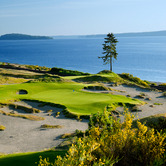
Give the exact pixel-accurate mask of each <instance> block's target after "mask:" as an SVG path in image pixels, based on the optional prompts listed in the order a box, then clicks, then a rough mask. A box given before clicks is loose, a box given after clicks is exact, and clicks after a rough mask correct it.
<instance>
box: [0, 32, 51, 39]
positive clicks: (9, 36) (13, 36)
mask: <svg viewBox="0 0 166 166" xmlns="http://www.w3.org/2000/svg"><path fill="white" fill-rule="evenodd" d="M49 39H53V38H52V37H49V36H31V35H25V34H15V33H12V34H5V35H2V36H0V40H49Z"/></svg>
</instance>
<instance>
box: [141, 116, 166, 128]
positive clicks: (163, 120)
mask: <svg viewBox="0 0 166 166" xmlns="http://www.w3.org/2000/svg"><path fill="white" fill-rule="evenodd" d="M140 122H141V123H145V124H146V126H148V127H150V128H154V129H156V130H159V131H160V130H163V131H166V113H163V114H157V115H153V116H149V117H146V118H142V119H140Z"/></svg>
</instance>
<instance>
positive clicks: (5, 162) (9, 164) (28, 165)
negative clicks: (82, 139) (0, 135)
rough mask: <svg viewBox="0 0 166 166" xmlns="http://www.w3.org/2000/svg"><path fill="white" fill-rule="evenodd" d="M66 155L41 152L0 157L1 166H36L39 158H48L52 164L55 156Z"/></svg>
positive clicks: (59, 152) (62, 152)
mask: <svg viewBox="0 0 166 166" xmlns="http://www.w3.org/2000/svg"><path fill="white" fill-rule="evenodd" d="M65 153H66V151H65V150H63V151H51V150H50V151H43V152H34V153H32V152H31V153H18V154H10V155H2V156H0V165H1V166H37V164H36V163H38V162H39V156H42V157H43V158H47V157H48V158H49V160H50V161H51V162H54V160H55V158H56V156H57V155H60V156H62V157H63V156H64V155H65Z"/></svg>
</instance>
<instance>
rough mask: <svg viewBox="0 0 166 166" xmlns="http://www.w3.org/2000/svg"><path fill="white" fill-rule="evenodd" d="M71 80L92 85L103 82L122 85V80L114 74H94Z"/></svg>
mask: <svg viewBox="0 0 166 166" xmlns="http://www.w3.org/2000/svg"><path fill="white" fill-rule="evenodd" d="M73 80H74V81H77V82H90V83H94V82H104V83H109V82H116V83H119V84H122V83H124V80H123V79H122V78H120V77H119V76H118V75H117V74H115V73H111V74H96V75H90V76H85V77H78V78H75V79H73Z"/></svg>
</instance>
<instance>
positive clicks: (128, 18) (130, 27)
mask: <svg viewBox="0 0 166 166" xmlns="http://www.w3.org/2000/svg"><path fill="white" fill-rule="evenodd" d="M165 8H166V0H0V35H3V34H7V33H22V34H29V35H48V36H56V35H91V34H107V33H111V32H112V33H126V32H149V31H160V30H166V10H165Z"/></svg>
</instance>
